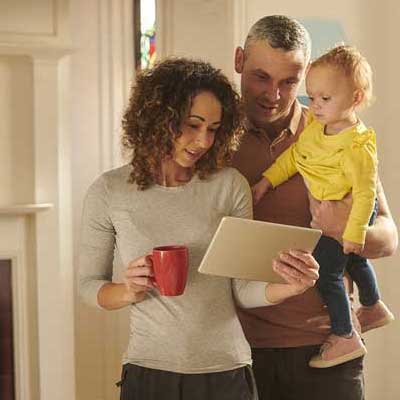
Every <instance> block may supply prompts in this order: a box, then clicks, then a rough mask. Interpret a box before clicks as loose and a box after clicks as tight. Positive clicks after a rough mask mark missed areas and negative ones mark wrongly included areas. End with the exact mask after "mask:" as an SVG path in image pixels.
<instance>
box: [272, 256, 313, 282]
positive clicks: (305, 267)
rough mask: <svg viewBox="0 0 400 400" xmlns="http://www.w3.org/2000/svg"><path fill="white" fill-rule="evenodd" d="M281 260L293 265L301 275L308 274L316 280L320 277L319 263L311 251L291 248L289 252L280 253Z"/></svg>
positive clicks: (290, 265)
mask: <svg viewBox="0 0 400 400" xmlns="http://www.w3.org/2000/svg"><path fill="white" fill-rule="evenodd" d="M279 260H280V261H282V262H283V263H285V264H287V265H288V266H289V268H290V267H291V268H292V269H295V270H297V272H299V273H300V274H301V275H306V276H307V277H309V278H311V279H315V280H316V279H318V277H319V274H318V270H319V265H318V263H317V261H316V260H315V258H314V257H313V256H312V255H311V254H310V253H305V252H302V251H299V250H290V251H288V252H282V253H281V254H280V255H279ZM295 275H296V273H295Z"/></svg>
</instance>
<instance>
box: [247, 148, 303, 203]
mask: <svg viewBox="0 0 400 400" xmlns="http://www.w3.org/2000/svg"><path fill="white" fill-rule="evenodd" d="M295 146H296V143H294V144H292V145H291V146H290V147H289V148H287V149H286V150H285V151H284V152H283V153H282V154H281V155H280V156H279V157H278V158H277V159H276V160H275V162H274V163H273V164H272V165H271V166H270V167H269V168H268V169H267V170H266V171H264V172H263V177H262V178H261V179H260V180H259V181H258V182H257V183H256V184H255V185H254V186H253V187H252V188H251V191H252V193H253V203H254V204H257V203H258V202H259V201H260V200H261V198H262V197H263V196H264V195H265V194H266V193H267V192H268V190H271V189H273V188H274V187H276V186H279V185H280V184H282V183H283V182H285V181H287V180H288V179H289V178H290V177H292V176H293V175H294V174H295V173H296V172H297V166H296V161H295V155H294V153H295V148H296V147H295Z"/></svg>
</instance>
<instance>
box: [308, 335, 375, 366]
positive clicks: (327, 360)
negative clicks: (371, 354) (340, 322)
mask: <svg viewBox="0 0 400 400" xmlns="http://www.w3.org/2000/svg"><path fill="white" fill-rule="evenodd" d="M364 354H367V349H366V348H365V346H364V344H363V342H362V341H361V338H360V335H359V334H358V333H357V332H356V331H355V330H353V334H352V336H351V337H345V336H337V335H334V334H331V335H329V336H328V339H327V340H326V342H325V343H324V344H323V345H322V346H321V349H320V353H319V354H317V355H315V356H314V357H312V358H311V360H310V362H309V363H308V365H309V366H310V367H312V368H329V367H333V366H335V365H338V364H343V363H345V362H347V361H351V360H354V359H356V358H359V357H361V356H363V355H364Z"/></svg>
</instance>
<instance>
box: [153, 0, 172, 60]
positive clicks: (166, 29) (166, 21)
mask: <svg viewBox="0 0 400 400" xmlns="http://www.w3.org/2000/svg"><path fill="white" fill-rule="evenodd" d="M173 18H174V0H156V54H157V57H156V58H157V60H160V59H163V58H165V57H167V56H171V55H173V49H174V43H173V26H174V21H173Z"/></svg>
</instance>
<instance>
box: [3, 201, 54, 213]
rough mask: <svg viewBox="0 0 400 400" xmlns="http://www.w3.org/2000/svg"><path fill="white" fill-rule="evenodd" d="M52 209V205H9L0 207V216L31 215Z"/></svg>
mask: <svg viewBox="0 0 400 400" xmlns="http://www.w3.org/2000/svg"><path fill="white" fill-rule="evenodd" d="M51 208H53V204H52V203H37V204H11V205H7V206H0V216H1V215H31V214H36V213H38V212H41V211H46V210H49V209H51Z"/></svg>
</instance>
